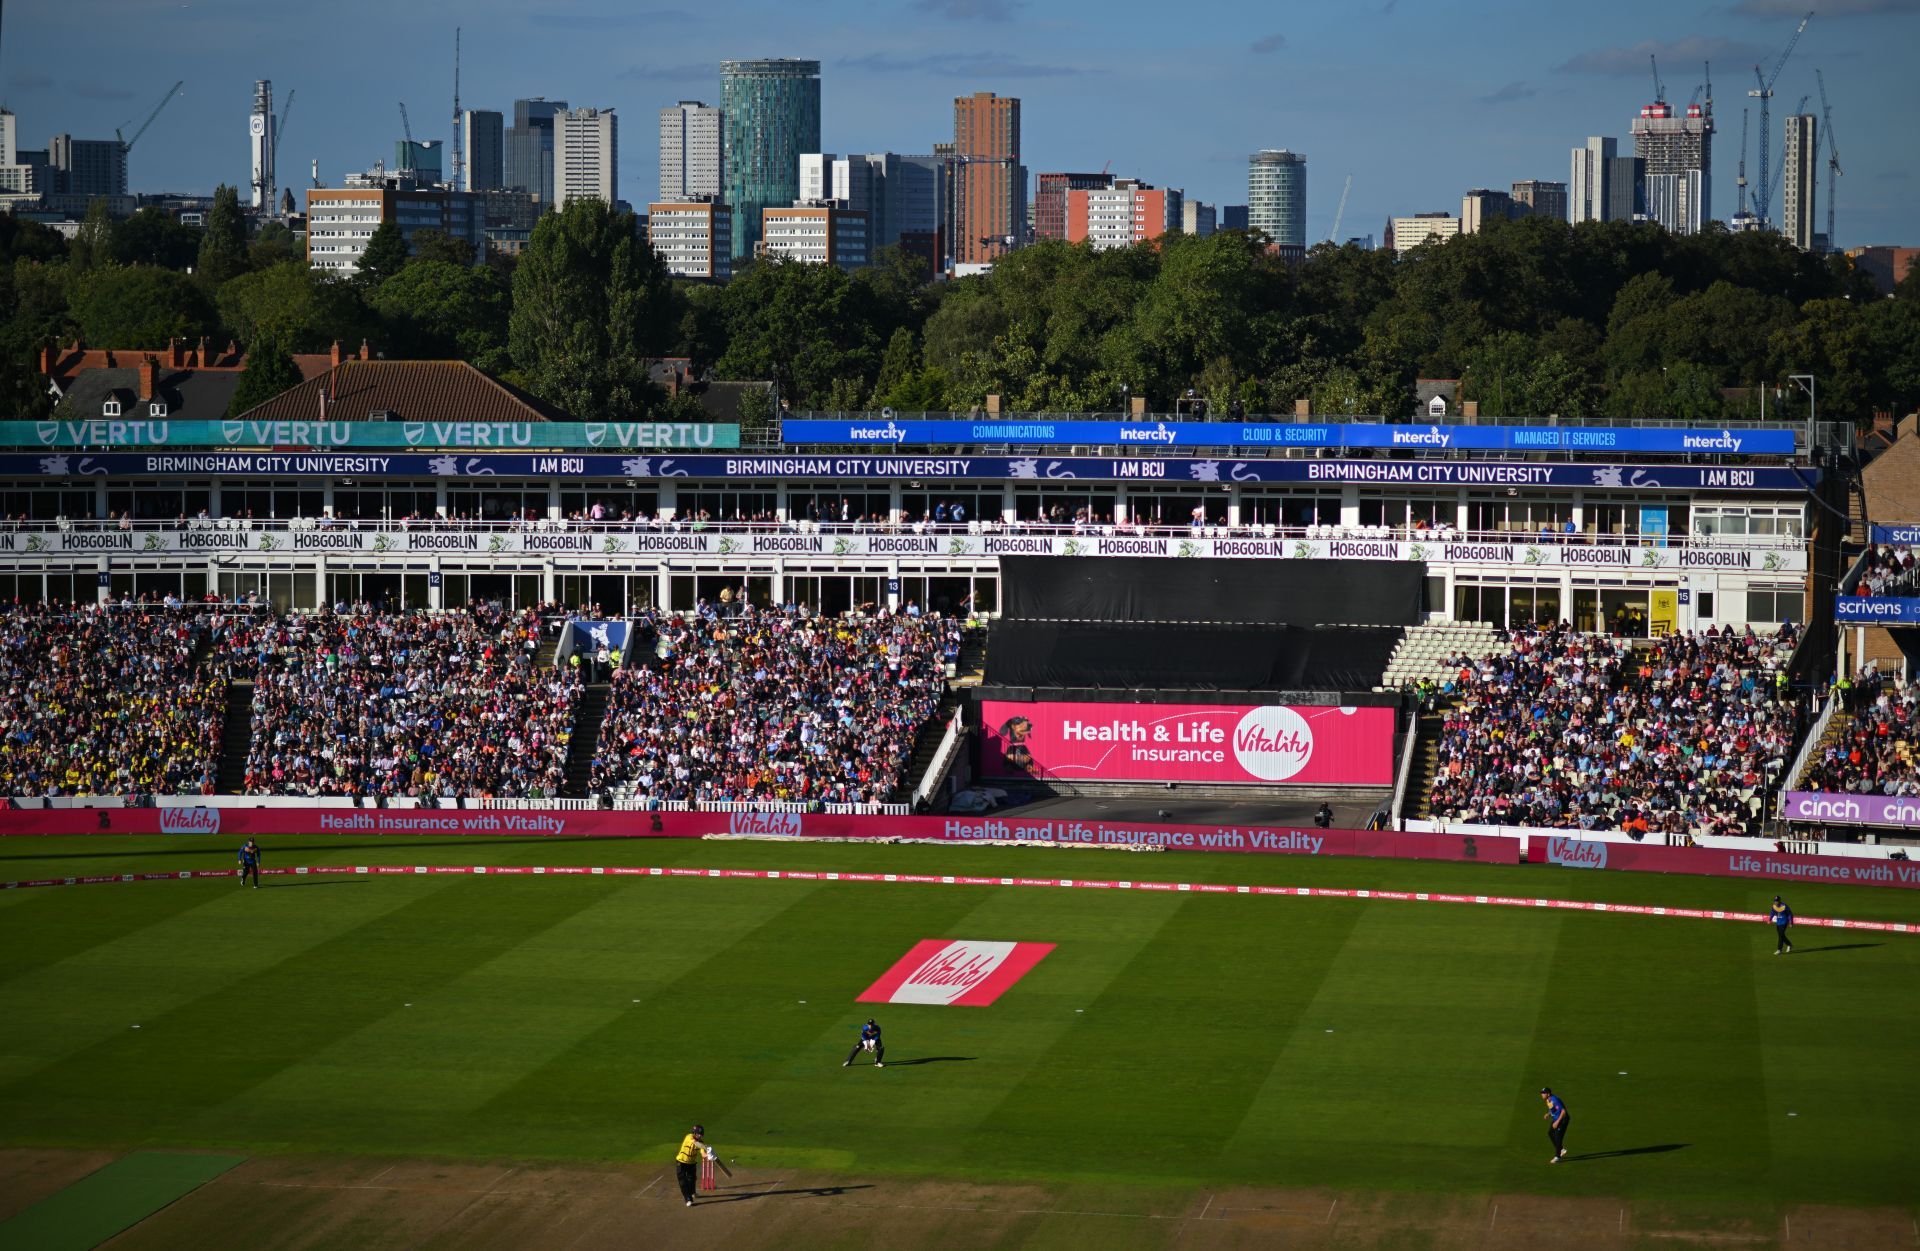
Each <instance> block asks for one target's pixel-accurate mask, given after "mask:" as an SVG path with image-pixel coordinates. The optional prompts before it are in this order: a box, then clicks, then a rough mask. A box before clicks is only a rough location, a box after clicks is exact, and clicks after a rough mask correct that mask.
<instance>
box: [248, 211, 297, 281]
mask: <svg viewBox="0 0 1920 1251" xmlns="http://www.w3.org/2000/svg"><path fill="white" fill-rule="evenodd" d="M306 259H307V254H306V249H304V248H302V247H301V246H300V243H299V240H297V239H295V238H294V237H293V232H292V231H291V230H288V229H287V228H286V226H285V225H284V224H283V223H281V222H263V223H262V224H261V226H260V229H258V230H256V231H254V233H253V241H252V242H251V243H249V244H247V264H248V266H249V267H250V268H253V269H272V268H273V267H274V266H275V265H284V264H286V263H287V262H288V261H299V262H301V263H302V264H305V263H306Z"/></svg>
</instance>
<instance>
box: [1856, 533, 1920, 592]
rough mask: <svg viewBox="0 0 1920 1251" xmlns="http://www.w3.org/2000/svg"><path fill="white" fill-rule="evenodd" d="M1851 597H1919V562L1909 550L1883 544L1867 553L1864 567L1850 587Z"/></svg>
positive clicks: (1868, 550)
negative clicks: (1851, 588)
mask: <svg viewBox="0 0 1920 1251" xmlns="http://www.w3.org/2000/svg"><path fill="white" fill-rule="evenodd" d="M1853 593H1854V594H1855V595H1891V596H1912V595H1920V561H1916V560H1915V558H1914V553H1913V549H1912V548H1911V547H1905V546H1900V547H1895V546H1891V545H1887V544H1883V545H1881V546H1879V547H1870V548H1868V549H1867V563H1866V565H1865V566H1864V567H1863V568H1862V569H1861V571H1860V580H1859V581H1858V582H1856V583H1855V584H1854V588H1853Z"/></svg>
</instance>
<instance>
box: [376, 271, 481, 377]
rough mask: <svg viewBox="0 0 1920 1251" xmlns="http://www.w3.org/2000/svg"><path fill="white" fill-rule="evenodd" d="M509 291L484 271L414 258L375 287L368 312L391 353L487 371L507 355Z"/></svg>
mask: <svg viewBox="0 0 1920 1251" xmlns="http://www.w3.org/2000/svg"><path fill="white" fill-rule="evenodd" d="M510 294H511V293H510V292H509V290H508V288H507V287H506V285H505V284H504V283H503V282H502V281H501V279H500V277H499V275H498V274H496V273H495V272H494V271H492V270H490V269H487V268H485V267H483V266H482V267H476V266H473V265H466V264H458V263H455V262H451V261H436V260H420V259H416V260H414V261H413V262H412V263H411V264H409V265H408V266H407V267H406V268H405V269H403V270H401V271H400V272H399V273H397V274H395V275H394V276H393V277H391V278H389V279H387V280H386V281H385V282H383V283H381V284H380V288H379V290H377V291H375V292H374V293H373V308H374V311H375V312H377V313H379V314H380V316H381V318H382V319H383V320H384V322H385V324H386V330H387V333H386V335H385V336H384V337H385V341H386V342H387V344H388V347H389V351H390V352H391V353H392V354H394V355H399V356H405V357H413V358H417V359H418V358H426V359H457V360H464V361H469V362H471V363H472V364H473V365H475V366H477V367H478V368H480V369H484V370H487V371H488V372H489V373H498V372H500V371H502V370H504V369H506V368H507V367H508V366H509V365H510V364H511V363H512V361H511V358H510V357H509V356H508V355H507V313H508V306H509V303H510V298H509V297H510Z"/></svg>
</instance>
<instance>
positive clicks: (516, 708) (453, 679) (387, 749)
mask: <svg viewBox="0 0 1920 1251" xmlns="http://www.w3.org/2000/svg"><path fill="white" fill-rule="evenodd" d="M541 624H542V623H541V618H540V615H539V612H538V610H527V611H523V612H520V613H513V612H509V611H506V610H503V609H500V608H498V607H493V606H489V605H484V604H477V605H475V606H473V607H472V608H471V609H469V610H468V611H467V612H464V613H382V612H377V611H373V610H371V609H370V608H368V607H367V606H365V605H359V606H354V607H348V606H345V605H342V606H339V608H337V609H336V611H334V612H332V613H326V614H319V615H314V616H307V617H282V618H274V619H271V620H269V621H265V622H261V623H258V624H253V623H243V624H242V625H241V626H240V627H238V628H236V629H235V630H233V631H230V632H229V634H228V635H227V637H226V638H225V640H224V644H225V646H226V647H227V648H228V649H229V650H230V651H231V652H232V654H233V656H234V658H235V659H234V665H235V667H236V669H239V670H241V671H245V672H250V673H252V674H253V675H254V679H255V687H254V696H253V737H252V742H251V744H250V750H249V752H248V756H247V768H246V783H245V785H246V792H247V793H248V794H255V795H269V794H270V795H355V796H379V797H393V796H410V797H414V798H445V797H459V798H489V797H529V796H531V797H546V796H553V795H557V794H559V791H560V785H561V783H562V781H563V780H564V778H565V774H566V762H567V747H568V741H569V739H570V737H571V734H572V727H573V707H574V702H575V698H576V695H577V693H578V689H579V682H578V680H577V677H576V676H575V675H574V674H573V673H571V672H569V671H567V670H564V669H557V668H552V667H539V666H537V665H536V663H535V659H536V653H537V652H538V650H539V646H540V631H541Z"/></svg>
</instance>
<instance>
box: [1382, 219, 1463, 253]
mask: <svg viewBox="0 0 1920 1251" xmlns="http://www.w3.org/2000/svg"><path fill="white" fill-rule="evenodd" d="M1459 233H1460V219H1459V218H1457V217H1455V216H1454V215H1453V214H1451V213H1415V214H1414V215H1413V216H1412V217H1389V218H1388V219H1387V233H1386V246H1387V247H1388V248H1389V249H1391V250H1392V251H1394V252H1411V251H1413V250H1414V249H1415V248H1417V247H1419V246H1420V245H1421V244H1423V243H1429V242H1439V243H1445V242H1446V241H1447V240H1449V239H1451V238H1453V237H1454V236H1456V235H1458V234H1459Z"/></svg>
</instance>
